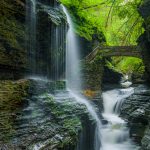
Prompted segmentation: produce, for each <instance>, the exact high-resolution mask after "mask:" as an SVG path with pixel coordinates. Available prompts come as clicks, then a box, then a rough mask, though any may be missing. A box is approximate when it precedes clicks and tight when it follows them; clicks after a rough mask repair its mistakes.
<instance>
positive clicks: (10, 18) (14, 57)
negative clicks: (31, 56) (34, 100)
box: [0, 0, 27, 79]
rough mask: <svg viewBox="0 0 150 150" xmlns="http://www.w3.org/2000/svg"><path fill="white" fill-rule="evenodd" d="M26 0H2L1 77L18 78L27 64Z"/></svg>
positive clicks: (0, 10) (0, 24)
mask: <svg viewBox="0 0 150 150" xmlns="http://www.w3.org/2000/svg"><path fill="white" fill-rule="evenodd" d="M24 39H25V1H24V0H14V1H13V2H12V1H10V0H2V1H1V5H0V72H1V74H0V78H1V79H5V78H16V77H17V76H18V73H19V72H20V70H22V69H24V68H25V66H26V62H27V60H26V53H27V51H26V49H25V40H24Z"/></svg>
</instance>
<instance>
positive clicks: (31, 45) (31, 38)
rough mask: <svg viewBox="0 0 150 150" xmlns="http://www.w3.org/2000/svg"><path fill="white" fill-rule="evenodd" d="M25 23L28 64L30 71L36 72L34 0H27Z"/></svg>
mask: <svg viewBox="0 0 150 150" xmlns="http://www.w3.org/2000/svg"><path fill="white" fill-rule="evenodd" d="M26 3H27V5H26V6H27V8H26V9H27V10H26V24H27V34H28V41H27V49H28V53H29V56H28V57H29V65H30V68H31V73H32V74H33V73H35V72H36V19H37V18H36V3H37V2H36V0H27V1H26Z"/></svg>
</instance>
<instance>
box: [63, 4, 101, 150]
mask: <svg viewBox="0 0 150 150" xmlns="http://www.w3.org/2000/svg"><path fill="white" fill-rule="evenodd" d="M62 7H63V10H64V12H65V14H66V16H67V21H68V24H69V30H68V33H67V46H66V81H67V89H68V90H69V92H70V95H71V96H72V97H74V98H75V99H76V101H77V102H78V103H81V104H84V105H85V106H86V107H87V110H88V111H89V114H90V115H91V116H92V118H93V119H94V120H95V124H96V128H95V139H94V148H93V150H100V147H101V132H100V130H101V121H100V119H99V117H98V115H97V112H96V110H95V108H94V106H93V105H92V104H91V103H90V102H89V101H88V100H86V99H85V98H84V97H83V96H82V95H81V94H79V93H80V92H81V85H82V79H81V72H80V53H79V47H78V45H79V44H78V42H77V38H76V36H75V33H74V27H73V23H72V19H71V17H70V15H69V12H68V11H67V9H66V8H65V7H64V6H62Z"/></svg>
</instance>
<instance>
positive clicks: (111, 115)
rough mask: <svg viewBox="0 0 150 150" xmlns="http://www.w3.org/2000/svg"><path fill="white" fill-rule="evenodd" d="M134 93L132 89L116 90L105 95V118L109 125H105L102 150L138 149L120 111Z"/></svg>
mask: <svg viewBox="0 0 150 150" xmlns="http://www.w3.org/2000/svg"><path fill="white" fill-rule="evenodd" d="M133 92H134V89H133V88H132V87H130V88H127V89H115V90H111V91H107V92H104V93H103V101H104V113H103V117H104V119H106V120H107V121H108V124H106V125H103V129H102V130H101V132H102V150H110V149H111V150H136V149H137V147H136V146H135V144H134V143H133V142H132V141H131V139H130V137H129V130H128V128H127V126H126V122H125V121H124V120H122V119H121V118H120V117H119V110H120V107H121V104H122V102H123V100H124V99H125V98H127V97H129V96H130V95H131V94H132V93H133Z"/></svg>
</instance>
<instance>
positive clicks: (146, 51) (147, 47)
mask: <svg viewBox="0 0 150 150" xmlns="http://www.w3.org/2000/svg"><path fill="white" fill-rule="evenodd" d="M139 13H140V14H141V16H142V17H143V19H144V24H143V27H144V29H145V32H144V33H143V35H141V36H140V38H139V40H138V41H139V46H140V47H141V50H142V55H143V61H144V63H145V67H146V68H145V69H146V76H147V80H148V81H150V78H149V76H150V0H144V2H143V4H142V5H141V6H140V8H139Z"/></svg>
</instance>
